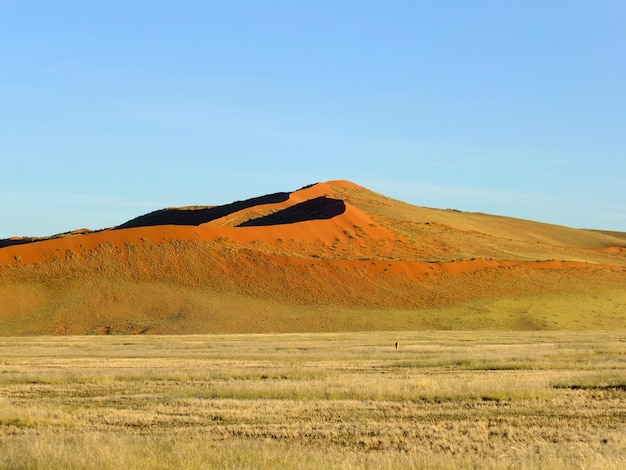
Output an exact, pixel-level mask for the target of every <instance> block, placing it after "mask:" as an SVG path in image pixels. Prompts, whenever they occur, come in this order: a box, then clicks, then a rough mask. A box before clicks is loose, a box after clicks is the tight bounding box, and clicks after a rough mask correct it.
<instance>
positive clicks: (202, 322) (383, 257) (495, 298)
mask: <svg viewBox="0 0 626 470" xmlns="http://www.w3.org/2000/svg"><path fill="white" fill-rule="evenodd" d="M0 335H1V338H0V350H1V351H0V364H1V365H0V449H1V452H0V466H2V467H3V468H129V467H133V468H615V469H617V468H624V467H625V466H626V450H625V449H626V441H625V440H624V437H623V434H624V433H623V429H624V428H626V426H625V424H626V234H624V233H620V232H610V231H600V230H589V229H573V228H568V227H562V226H557V225H551V224H547V223H540V222H533V221H526V220H519V219H514V218H510V217H504V216H495V215H488V214H482V213H466V212H460V211H458V210H454V209H433V208H425V207H417V206H413V205H410V204H406V203H403V202H401V201H396V200H393V199H390V198H388V197H386V196H384V195H381V194H377V193H374V192H372V191H369V190H367V189H366V188H363V187H361V186H359V185H356V184H354V183H351V182H348V181H330V182H326V183H318V184H314V185H311V186H308V187H305V188H302V189H300V190H297V191H293V192H290V193H287V192H285V193H275V194H271V195H266V196H260V197H258V198H254V199H249V200H244V201H237V202H234V203H232V204H229V205H225V206H216V207H211V206H194V207H186V208H169V209H162V210H157V211H155V212H152V213H150V214H146V215H143V216H139V217H137V218H136V219H132V220H129V221H127V222H125V223H122V224H120V225H119V226H117V227H111V228H107V229H104V230H89V229H80V230H72V231H69V232H67V233H63V234H58V235H54V236H50V237H45V238H30V237H14V238H11V239H6V240H1V241H0Z"/></svg>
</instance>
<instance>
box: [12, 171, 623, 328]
mask: <svg viewBox="0 0 626 470" xmlns="http://www.w3.org/2000/svg"><path fill="white" fill-rule="evenodd" d="M277 195H278V196H279V197H277ZM277 195H269V196H267V197H260V198H254V199H250V200H248V201H243V202H240V203H233V204H229V205H227V206H218V207H213V208H207V207H203V206H199V207H198V208H196V209H194V208H185V209H184V210H175V209H171V210H163V211H156V212H154V213H151V214H147V215H146V216H140V217H138V218H136V219H133V221H131V222H132V223H129V227H128V228H120V229H118V230H105V231H100V232H97V233H91V232H89V233H85V234H80V233H78V234H75V235H73V236H71V237H61V238H58V239H51V240H47V241H38V242H33V243H24V244H16V245H12V246H5V247H3V248H0V334H4V335H29V334H93V333H103V332H104V333H152V334H178V333H229V332H230V333H236V332H280V331H283V332H284V331H303V332H304V331H349V330H378V329H407V330H414V329H424V328H427V329H437V328H446V329H467V328H470V329H472V328H480V329H546V330H550V329H559V328H568V329H571V328H574V329H581V328H611V327H625V326H626V321H625V313H624V310H625V309H624V308H623V305H624V296H625V295H626V293H625V289H624V286H625V285H626V248H624V247H623V245H624V243H623V239H622V238H620V237H617V236H615V234H611V233H599V232H593V231H589V230H575V229H569V228H565V227H558V226H553V225H547V224H540V223H536V222H530V221H520V220H516V219H511V218H506V217H496V216H489V215H485V214H467V213H462V212H459V211H446V210H436V209H428V208H420V207H416V206H411V205H409V204H405V203H402V202H399V201H394V200H392V199H389V198H387V197H385V196H382V195H380V194H376V193H373V192H371V191H368V190H366V189H365V188H361V187H359V186H357V185H354V184H352V183H348V182H330V183H321V184H317V185H312V186H308V187H306V188H303V189H301V190H299V191H296V192H293V193H277ZM142 221H143V222H142ZM294 221H297V222H294ZM166 222H167V223H169V225H155V224H159V223H166ZM142 223H143V224H145V226H143V225H141V224H142ZM233 224H234V225H233ZM496 306H497V308H496ZM563 312H567V313H563ZM574 312H576V313H574Z"/></svg>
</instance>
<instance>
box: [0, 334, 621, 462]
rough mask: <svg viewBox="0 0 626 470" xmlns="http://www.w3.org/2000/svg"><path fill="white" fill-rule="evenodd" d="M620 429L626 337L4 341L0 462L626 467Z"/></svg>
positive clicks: (0, 361)
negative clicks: (396, 344)
mask: <svg viewBox="0 0 626 470" xmlns="http://www.w3.org/2000/svg"><path fill="white" fill-rule="evenodd" d="M396 342H397V343H398V348H397V349H396V347H395V343H396ZM625 428H626V332H625V331H618V332H615V331H613V332H592V333H585V332H545V331H544V332H477V331H474V332H458V331H457V332H434V331H431V332H401V333H400V332H370V333H323V334H261V335H213V336H207V335H195V336H90V337H85V336H78V337H76V336H73V337H22V338H18V337H8V338H1V339H0V450H1V451H0V467H1V468H29V469H30V468H47V469H49V468H59V469H60V468H63V469H65V468H81V469H83V468H84V469H92V468H98V469H101V468H103V469H109V468H111V469H112V468H139V469H141V468H144V469H147V468H150V469H152V468H187V469H192V468H261V469H262V468H272V469H274V468H290V469H291V468H338V469H341V468H376V469H380V468H383V469H384V468H389V469H390V468H519V469H530V468H533V469H534V468H602V469H605V468H607V469H611V468H613V469H618V468H625V467H626V451H625V449H626V436H625V435H624V432H623V430H624V429H625Z"/></svg>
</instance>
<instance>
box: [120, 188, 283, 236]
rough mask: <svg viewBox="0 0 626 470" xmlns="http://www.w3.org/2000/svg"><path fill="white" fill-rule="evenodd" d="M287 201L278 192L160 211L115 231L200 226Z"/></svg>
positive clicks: (137, 219)
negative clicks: (218, 203) (219, 203)
mask: <svg viewBox="0 0 626 470" xmlns="http://www.w3.org/2000/svg"><path fill="white" fill-rule="evenodd" d="M288 199H289V193H286V192H280V193H273V194H267V195H265V196H260V197H255V198H252V199H246V200H245V201H236V202H233V203H230V204H224V205H222V206H216V207H209V208H202V209H193V208H190V209H177V208H174V209H161V210H158V211H154V212H150V213H149V214H145V215H141V216H139V217H136V218H134V219H132V220H129V221H128V222H125V223H123V224H122V225H119V226H117V227H116V228H115V229H116V230H119V229H125V228H134V227H151V226H156V225H200V224H204V223H207V222H211V221H212V220H216V219H219V218H221V217H225V216H227V215H229V214H232V213H234V212H238V211H240V210H244V209H248V208H250V207H254V206H258V205H263V204H277V203H280V202H285V201H287V200H288Z"/></svg>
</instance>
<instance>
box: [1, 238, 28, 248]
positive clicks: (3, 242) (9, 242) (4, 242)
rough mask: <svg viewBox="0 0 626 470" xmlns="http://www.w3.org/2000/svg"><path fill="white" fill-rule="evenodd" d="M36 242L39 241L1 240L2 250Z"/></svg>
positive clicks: (24, 239)
mask: <svg viewBox="0 0 626 470" xmlns="http://www.w3.org/2000/svg"><path fill="white" fill-rule="evenodd" d="M35 241H37V239H36V238H5V239H2V240H0V248H4V247H6V246H14V245H24V244H26V243H32V242H35Z"/></svg>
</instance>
